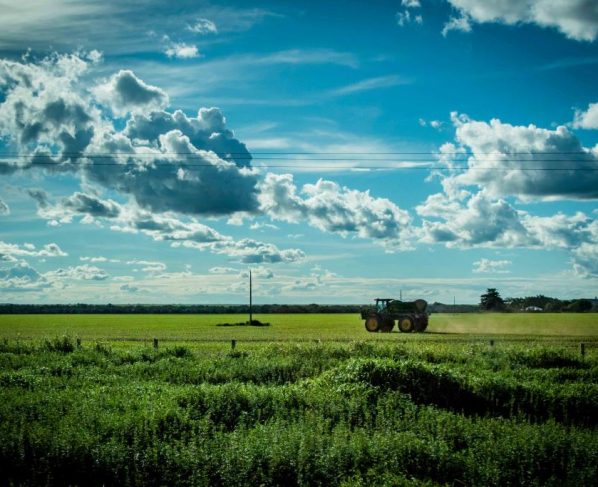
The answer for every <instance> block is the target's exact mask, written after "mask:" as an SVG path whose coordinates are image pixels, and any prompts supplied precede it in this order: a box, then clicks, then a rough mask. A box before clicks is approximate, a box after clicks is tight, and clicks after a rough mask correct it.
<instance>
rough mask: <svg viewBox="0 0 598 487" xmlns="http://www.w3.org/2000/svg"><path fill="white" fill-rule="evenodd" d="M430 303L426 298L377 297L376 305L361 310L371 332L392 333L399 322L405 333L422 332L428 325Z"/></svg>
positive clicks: (366, 327)
mask: <svg viewBox="0 0 598 487" xmlns="http://www.w3.org/2000/svg"><path fill="white" fill-rule="evenodd" d="M427 307H428V303H427V302H426V301H425V300H424V299H416V300H415V301H400V300H398V299H389V298H376V305H375V306H374V307H368V308H364V309H362V310H361V317H362V318H363V319H364V320H365V329H366V330H367V331H369V332H378V331H381V332H384V333H390V332H391V331H392V329H393V328H394V326H395V320H396V321H397V323H398V326H399V330H400V331H401V332H403V333H411V332H416V333H421V332H423V331H424V330H425V329H426V328H427V327H428V313H427V312H426V308H427Z"/></svg>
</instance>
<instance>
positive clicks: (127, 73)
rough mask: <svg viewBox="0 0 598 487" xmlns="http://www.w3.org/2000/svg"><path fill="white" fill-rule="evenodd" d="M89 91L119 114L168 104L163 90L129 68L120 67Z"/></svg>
mask: <svg viewBox="0 0 598 487" xmlns="http://www.w3.org/2000/svg"><path fill="white" fill-rule="evenodd" d="M91 91H92V93H93V94H94V95H95V97H96V98H97V99H98V101H100V102H101V103H103V104H104V105H107V106H109V107H110V108H111V109H112V112H113V113H114V114H115V115H120V116H124V115H126V114H127V113H129V112H144V111H151V110H161V109H162V108H165V107H166V106H167V105H168V95H167V94H166V93H165V92H164V91H162V90H161V89H160V88H158V87H157V86H151V85H148V84H146V83H145V82H144V81H143V80H140V79H139V78H138V77H137V76H135V73H133V71H131V70H129V69H121V70H120V71H119V72H118V73H116V74H115V75H113V76H112V77H111V78H110V79H109V80H108V81H107V82H106V83H104V84H101V85H98V86H96V87H94V88H93V89H92V90H91Z"/></svg>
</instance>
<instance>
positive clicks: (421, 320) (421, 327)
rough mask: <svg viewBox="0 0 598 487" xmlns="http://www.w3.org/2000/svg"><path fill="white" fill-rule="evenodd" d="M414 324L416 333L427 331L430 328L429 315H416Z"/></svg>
mask: <svg viewBox="0 0 598 487" xmlns="http://www.w3.org/2000/svg"><path fill="white" fill-rule="evenodd" d="M414 325H415V332H416V333H423V332H424V331H426V328H428V315H427V314H422V315H419V316H416V318H415V323H414Z"/></svg>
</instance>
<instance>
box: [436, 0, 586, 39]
mask: <svg viewBox="0 0 598 487" xmlns="http://www.w3.org/2000/svg"><path fill="white" fill-rule="evenodd" d="M448 2H449V3H450V4H451V5H452V6H453V7H454V8H455V9H457V11H458V12H459V17H453V18H452V19H451V20H450V21H449V23H448V24H447V25H445V29H447V26H448V25H450V24H451V23H452V24H453V26H454V25H457V24H458V22H462V23H463V25H465V23H467V24H469V22H476V23H489V22H492V23H502V24H508V25H515V24H524V23H525V24H536V25H538V26H540V27H551V28H556V29H558V30H559V31H560V32H561V33H563V34H564V35H565V36H566V37H568V38H569V39H574V40H577V41H593V40H595V39H596V36H597V35H598V5H597V4H596V2H595V1H594V0H495V1H492V2H489V1H486V0H448ZM453 28H455V27H453ZM449 30H450V29H449ZM461 30H464V29H461Z"/></svg>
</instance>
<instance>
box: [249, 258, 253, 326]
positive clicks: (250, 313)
mask: <svg viewBox="0 0 598 487" xmlns="http://www.w3.org/2000/svg"><path fill="white" fill-rule="evenodd" d="M251 291H252V289H251V269H249V326H251V325H253V310H252V304H253V299H252V296H251V294H252V292H251Z"/></svg>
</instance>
